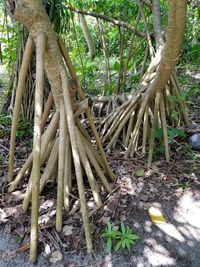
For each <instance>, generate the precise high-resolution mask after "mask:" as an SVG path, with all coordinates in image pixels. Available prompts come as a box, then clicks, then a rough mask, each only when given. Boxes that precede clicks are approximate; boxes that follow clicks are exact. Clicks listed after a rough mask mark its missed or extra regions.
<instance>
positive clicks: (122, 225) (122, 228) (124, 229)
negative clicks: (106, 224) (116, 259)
mask: <svg viewBox="0 0 200 267" xmlns="http://www.w3.org/2000/svg"><path fill="white" fill-rule="evenodd" d="M121 230H122V234H123V235H125V234H126V227H125V225H124V223H121Z"/></svg>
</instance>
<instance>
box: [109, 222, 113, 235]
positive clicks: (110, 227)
mask: <svg viewBox="0 0 200 267" xmlns="http://www.w3.org/2000/svg"><path fill="white" fill-rule="evenodd" d="M108 232H109V233H111V232H112V223H110V222H109V223H108Z"/></svg>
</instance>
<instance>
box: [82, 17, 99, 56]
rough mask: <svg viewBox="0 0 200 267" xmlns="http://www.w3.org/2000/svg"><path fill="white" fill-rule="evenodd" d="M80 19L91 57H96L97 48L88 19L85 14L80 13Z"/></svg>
mask: <svg viewBox="0 0 200 267" xmlns="http://www.w3.org/2000/svg"><path fill="white" fill-rule="evenodd" d="M79 19H80V24H81V28H82V30H83V34H84V37H85V40H86V42H87V45H88V48H89V55H90V57H91V58H94V57H95V56H96V48H95V43H94V41H93V39H92V35H91V34H90V30H89V28H88V25H87V21H86V19H85V16H84V15H82V14H79Z"/></svg>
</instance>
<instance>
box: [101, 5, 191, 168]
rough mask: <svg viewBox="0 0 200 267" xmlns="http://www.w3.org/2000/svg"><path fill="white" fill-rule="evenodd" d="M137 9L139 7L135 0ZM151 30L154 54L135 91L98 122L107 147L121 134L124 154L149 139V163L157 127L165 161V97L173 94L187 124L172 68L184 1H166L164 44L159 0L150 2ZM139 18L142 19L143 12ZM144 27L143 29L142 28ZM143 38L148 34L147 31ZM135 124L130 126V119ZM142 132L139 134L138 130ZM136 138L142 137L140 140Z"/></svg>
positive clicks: (167, 108) (182, 23)
mask: <svg viewBox="0 0 200 267" xmlns="http://www.w3.org/2000/svg"><path fill="white" fill-rule="evenodd" d="M138 4H139V7H140V12H141V13H142V7H141V5H140V2H139V1H138ZM152 9H153V16H154V29H155V33H156V48H157V50H156V53H155V55H154V57H153V59H152V62H151V64H150V66H149V68H148V70H147V72H146V73H145V75H144V76H143V77H142V79H141V83H140V85H139V86H138V90H137V91H136V92H135V93H133V94H132V95H131V96H130V98H131V99H132V100H131V99H130V98H129V99H128V100H127V101H124V103H123V104H122V105H121V106H119V107H118V109H117V110H116V111H114V112H112V113H110V114H109V115H108V116H107V117H106V118H105V119H104V120H103V123H102V126H103V127H104V128H103V131H102V132H103V135H104V139H103V141H108V140H109V141H110V143H109V144H108V146H107V148H108V149H109V150H110V149H111V147H114V146H115V145H116V143H117V140H118V139H119V138H120V137H122V139H123V144H124V146H125V147H126V156H127V157H132V156H133V154H134V153H135V151H136V150H137V148H138V146H141V145H142V147H143V149H142V152H143V153H144V152H145V151H146V146H147V141H149V145H150V148H149V149H150V151H149V165H150V164H151V161H152V153H153V147H154V132H155V130H156V129H157V128H159V125H160V128H161V127H162V128H163V135H164V143H165V153H166V159H167V160H169V148H168V139H167V135H168V133H167V124H166V121H167V120H166V117H167V116H168V118H170V117H171V114H172V112H173V110H174V109H173V108H174V107H172V105H171V103H170V101H169V99H168V96H169V95H170V94H172V95H175V96H176V97H177V98H178V102H179V104H178V107H175V108H178V109H179V114H180V119H182V120H183V121H184V122H185V123H186V124H187V123H188V117H187V111H186V105H185V103H184V101H183V99H182V98H181V93H180V86H179V84H178V82H177V78H176V76H175V73H174V67H175V65H176V63H177V61H178V58H179V56H180V51H181V45H182V42H183V36H184V29H185V19H186V10H187V1H186V0H184V1H183V0H171V1H169V19H168V28H167V33H166V42H165V44H164V41H163V36H162V27H161V19H160V2H159V0H154V1H153V8H152ZM143 21H145V18H144V14H143ZM146 30H147V29H146ZM147 37H148V38H147V39H149V33H148V30H147ZM149 45H150V44H149ZM134 121H135V124H134V125H133V122H134ZM141 131H142V133H141ZM140 137H142V138H141V139H142V140H141V141H140Z"/></svg>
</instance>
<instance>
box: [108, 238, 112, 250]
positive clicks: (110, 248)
mask: <svg viewBox="0 0 200 267" xmlns="http://www.w3.org/2000/svg"><path fill="white" fill-rule="evenodd" d="M107 247H108V249H109V250H110V251H112V239H111V238H108V240H107Z"/></svg>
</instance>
